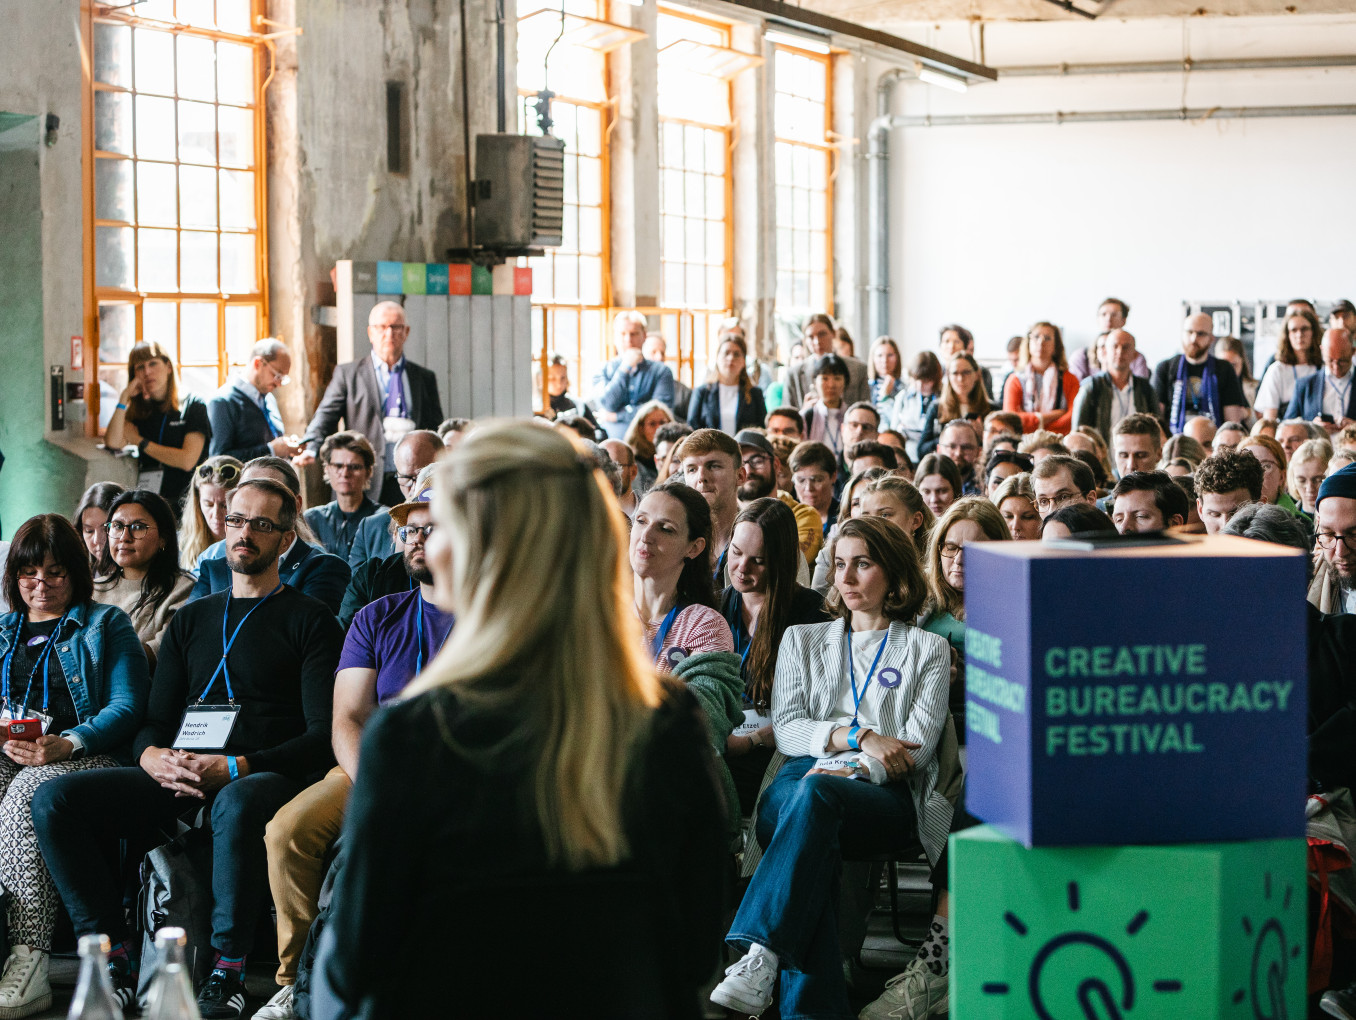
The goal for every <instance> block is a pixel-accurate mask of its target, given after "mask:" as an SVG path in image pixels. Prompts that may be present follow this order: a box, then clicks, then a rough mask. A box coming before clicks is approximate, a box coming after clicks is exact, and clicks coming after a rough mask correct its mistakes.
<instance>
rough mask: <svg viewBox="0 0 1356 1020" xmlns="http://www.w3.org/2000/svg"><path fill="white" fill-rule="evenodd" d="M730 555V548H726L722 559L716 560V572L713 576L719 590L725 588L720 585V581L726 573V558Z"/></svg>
mask: <svg viewBox="0 0 1356 1020" xmlns="http://www.w3.org/2000/svg"><path fill="white" fill-rule="evenodd" d="M729 555H730V547H729V546H726V547H725V548H724V549H722V550H721V553H720V559H718V560H716V572H715V574H714V575H712V576H713V577H714V578H715V582H716V587H717V588H722V587H724V585H722V584H721V583H720V579H721V576H722V575H723V574H724V573H725V558H726V557H727V556H729Z"/></svg>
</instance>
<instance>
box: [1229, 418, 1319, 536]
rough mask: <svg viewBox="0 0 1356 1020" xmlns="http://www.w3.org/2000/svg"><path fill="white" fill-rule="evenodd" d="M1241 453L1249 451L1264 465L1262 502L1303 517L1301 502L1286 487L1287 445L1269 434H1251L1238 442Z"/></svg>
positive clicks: (1293, 515)
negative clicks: (1297, 501)
mask: <svg viewBox="0 0 1356 1020" xmlns="http://www.w3.org/2000/svg"><path fill="white" fill-rule="evenodd" d="M1238 452H1239V453H1249V454H1251V455H1252V456H1253V457H1255V458H1257V460H1258V461H1259V462H1261V465H1262V498H1261V502H1263V503H1268V504H1273V505H1275V506H1278V507H1280V508H1281V509H1282V510H1284V511H1286V512H1287V513H1289V514H1290V515H1291V516H1292V517H1302V516H1303V511H1301V510H1300V508H1299V504H1298V503H1296V502H1295V501H1294V500H1293V499H1291V498H1290V493H1288V492H1286V491H1285V488H1286V471H1287V468H1288V467H1289V464H1290V461H1289V458H1287V457H1286V455H1285V447H1283V446H1281V444H1280V443H1278V442H1276V440H1274V439H1272V438H1271V437H1270V436H1267V435H1260V434H1259V435H1255V436H1249V437H1248V438H1247V439H1245V440H1243V442H1241V443H1239V444H1238Z"/></svg>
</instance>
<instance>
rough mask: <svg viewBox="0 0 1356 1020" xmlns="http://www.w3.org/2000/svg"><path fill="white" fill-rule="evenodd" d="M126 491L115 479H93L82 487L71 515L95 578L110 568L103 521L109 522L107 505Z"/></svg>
mask: <svg viewBox="0 0 1356 1020" xmlns="http://www.w3.org/2000/svg"><path fill="white" fill-rule="evenodd" d="M126 491H127V490H126V489H124V488H123V487H122V486H121V485H119V484H118V483H117V482H95V483H94V484H93V485H91V486H90V487H89V488H88V489H86V490H85V494H84V495H83V496H81V497H80V503H79V504H78V505H77V506H76V508H75V513H74V514H72V515H71V523H72V524H74V525H75V530H76V531H77V532H79V534H80V539H81V541H83V542H84V543H85V551H86V552H88V553H89V565H90V569H92V570H93V571H94V576H95V578H96V579H98V578H100V577H106V576H108V573H109V571H110V570H111V569H112V566H113V564H112V561H111V560H110V559H109V558H108V532H107V531H105V530H104V525H105V524H107V523H108V510H109V507H111V506H112V505H113V501H114V500H115V499H117V498H118V497H119V496H121V495H122V494H123V493H124V492H126Z"/></svg>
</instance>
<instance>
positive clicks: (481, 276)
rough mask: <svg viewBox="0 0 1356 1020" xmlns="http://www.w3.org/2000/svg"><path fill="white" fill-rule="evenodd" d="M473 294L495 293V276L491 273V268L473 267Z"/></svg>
mask: <svg viewBox="0 0 1356 1020" xmlns="http://www.w3.org/2000/svg"><path fill="white" fill-rule="evenodd" d="M471 293H472V294H493V293H494V274H493V273H491V272H490V267H489V266H472V267H471Z"/></svg>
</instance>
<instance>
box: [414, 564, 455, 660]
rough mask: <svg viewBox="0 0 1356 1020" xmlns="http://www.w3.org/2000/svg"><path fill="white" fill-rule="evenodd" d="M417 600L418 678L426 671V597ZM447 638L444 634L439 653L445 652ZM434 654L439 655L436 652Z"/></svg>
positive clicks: (415, 656)
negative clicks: (444, 646)
mask: <svg viewBox="0 0 1356 1020" xmlns="http://www.w3.org/2000/svg"><path fill="white" fill-rule="evenodd" d="M411 580H413V578H411ZM415 598H416V599H417V600H418V602H417V604H416V605H415V608H414V626H415V629H416V630H417V631H418V634H416V635H415V640H414V644H415V648H416V649H417V650H416V652H415V655H414V675H415V676H418V675H419V674H420V673H422V672H423V670H424V595H423V592H420V593H419V594H418V595H416V596H415ZM448 633H449V634H450V633H451V632H450V631H449V632H448ZM447 638H448V634H444V635H443V639H442V641H440V642H439V643H438V651H439V652H441V651H442V650H443V645H445V644H447ZM434 654H437V653H436V652H435V653H434Z"/></svg>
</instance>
